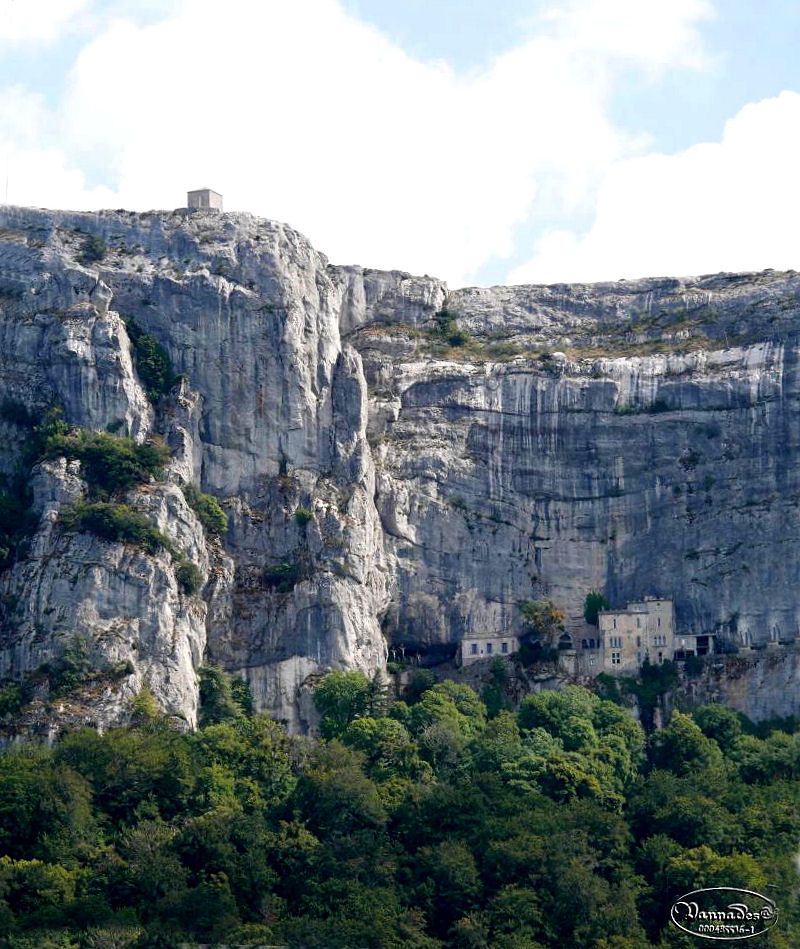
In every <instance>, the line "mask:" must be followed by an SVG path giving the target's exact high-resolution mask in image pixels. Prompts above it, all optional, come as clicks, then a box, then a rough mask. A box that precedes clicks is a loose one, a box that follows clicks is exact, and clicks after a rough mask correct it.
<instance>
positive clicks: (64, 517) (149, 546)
mask: <svg viewBox="0 0 800 949" xmlns="http://www.w3.org/2000/svg"><path fill="white" fill-rule="evenodd" d="M59 520H60V522H61V524H62V525H63V526H64V527H65V528H66V529H67V530H74V531H79V532H80V531H86V532H88V533H90V534H95V535H96V536H97V537H102V538H103V539H104V540H111V541H118V542H120V543H123V544H136V545H137V546H139V547H141V548H142V549H143V550H145V551H147V553H150V554H154V553H157V552H158V551H159V550H168V551H170V552H171V551H172V545H171V543H170V541H169V539H168V538H167V537H165V536H164V534H162V533H161V531H159V530H158V529H157V528H156V527H154V526H153V525H152V524H151V523H150V521H149V520H148V518H147V517H145V515H144V514H142V513H141V512H140V511H136V510H134V509H133V508H132V507H130V505H128V504H112V503H109V502H107V501H95V502H93V503H87V502H85V501H78V502H76V503H75V504H73V505H71V506H70V507H66V508H62V510H61V513H60V515H59Z"/></svg>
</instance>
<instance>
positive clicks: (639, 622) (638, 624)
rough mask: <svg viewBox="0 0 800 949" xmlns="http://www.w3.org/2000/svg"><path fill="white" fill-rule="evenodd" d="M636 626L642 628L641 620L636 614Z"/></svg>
mask: <svg viewBox="0 0 800 949" xmlns="http://www.w3.org/2000/svg"><path fill="white" fill-rule="evenodd" d="M636 628H637V629H641V628H642V621H641V619H639V617H638V616H637V617H636Z"/></svg>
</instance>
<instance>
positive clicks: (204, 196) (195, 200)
mask: <svg viewBox="0 0 800 949" xmlns="http://www.w3.org/2000/svg"><path fill="white" fill-rule="evenodd" d="M186 202H187V207H190V208H204V209H206V210H211V211H221V210H222V195H221V194H218V193H217V192H216V191H212V190H211V188H199V189H198V190H197V191H189V192H188V194H187V195H186Z"/></svg>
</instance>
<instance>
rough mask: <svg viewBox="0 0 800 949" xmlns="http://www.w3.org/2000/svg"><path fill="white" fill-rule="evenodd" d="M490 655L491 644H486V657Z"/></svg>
mask: <svg viewBox="0 0 800 949" xmlns="http://www.w3.org/2000/svg"><path fill="white" fill-rule="evenodd" d="M491 654H492V644H491V643H486V655H487V656H491Z"/></svg>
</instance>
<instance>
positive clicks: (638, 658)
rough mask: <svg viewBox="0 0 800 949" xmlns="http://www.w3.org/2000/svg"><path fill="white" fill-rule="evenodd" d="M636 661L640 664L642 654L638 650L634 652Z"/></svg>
mask: <svg viewBox="0 0 800 949" xmlns="http://www.w3.org/2000/svg"><path fill="white" fill-rule="evenodd" d="M636 661H637V662H638V663H639V665H641V664H642V654H641V653H640V652H637V653H636Z"/></svg>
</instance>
